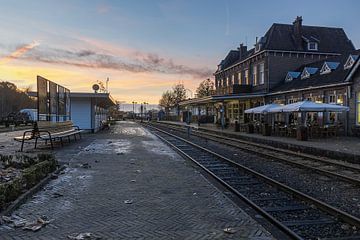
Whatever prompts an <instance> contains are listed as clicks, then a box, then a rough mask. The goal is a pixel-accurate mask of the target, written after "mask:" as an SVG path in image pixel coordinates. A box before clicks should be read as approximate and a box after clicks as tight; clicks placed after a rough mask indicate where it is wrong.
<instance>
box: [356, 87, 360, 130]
mask: <svg viewBox="0 0 360 240" xmlns="http://www.w3.org/2000/svg"><path fill="white" fill-rule="evenodd" d="M356 115H357V116H356V125H360V92H358V93H357V99H356Z"/></svg>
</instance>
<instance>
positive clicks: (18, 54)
mask: <svg viewBox="0 0 360 240" xmlns="http://www.w3.org/2000/svg"><path fill="white" fill-rule="evenodd" d="M39 45H40V44H39V43H38V42H35V41H34V42H32V43H30V44H27V45H24V46H22V47H20V48H18V49H16V50H15V51H14V52H12V53H11V54H10V55H8V56H6V57H4V58H2V59H0V65H2V64H6V63H8V62H10V61H12V60H14V59H17V58H19V57H21V56H22V55H23V54H25V53H26V52H28V51H30V50H31V49H33V48H34V47H36V46H39Z"/></svg>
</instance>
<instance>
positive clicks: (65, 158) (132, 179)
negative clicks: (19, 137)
mask: <svg viewBox="0 0 360 240" xmlns="http://www.w3.org/2000/svg"><path fill="white" fill-rule="evenodd" d="M14 134H16V133H14ZM12 135H13V134H10V135H9V134H8V135H7V137H9V138H10V136H11V137H12ZM1 138H4V136H0V139H1ZM9 141H10V140H9ZM9 141H5V140H2V141H0V142H1V144H3V145H6V143H9ZM16 146H17V145H16ZM16 146H11V147H12V148H15V147H16ZM3 148H7V147H6V146H5V147H3ZM36 151H41V150H36ZM54 153H55V155H56V156H57V158H58V159H59V161H61V162H62V163H68V164H69V167H68V168H67V169H66V170H65V171H63V172H62V173H61V174H60V175H59V176H58V177H57V178H56V179H54V180H52V181H51V182H50V183H49V184H47V185H46V186H45V187H44V188H43V189H42V190H41V191H39V192H38V193H36V194H35V195H34V196H33V197H32V198H31V199H30V200H28V201H27V202H26V203H25V204H23V205H22V206H20V208H19V209H17V210H16V211H15V212H14V213H13V216H16V217H17V218H19V219H22V220H23V221H36V219H39V217H41V218H42V219H47V220H48V221H49V223H48V224H47V225H46V226H44V227H42V228H41V229H40V230H38V231H28V230H23V229H22V228H21V227H19V228H15V227H12V226H10V225H7V224H3V225H0V236H1V239H254V240H255V239H256V240H265V239H266V240H268V239H275V238H274V237H273V236H272V235H271V234H270V233H269V231H267V230H266V229H265V228H264V227H263V226H262V225H261V224H260V223H259V222H261V221H264V219H262V218H261V217H260V216H258V217H256V215H255V217H250V215H249V214H247V212H245V211H244V210H242V209H240V208H239V207H238V206H237V205H236V204H235V203H234V202H233V200H231V199H230V198H229V197H228V196H227V195H226V194H224V192H223V191H221V190H219V189H218V188H216V187H214V185H213V184H211V183H210V182H209V181H208V180H207V179H206V178H205V177H203V175H201V173H200V172H199V171H198V170H197V169H196V168H195V167H194V166H193V164H192V163H190V162H189V161H187V160H184V159H183V158H182V157H181V156H180V155H178V154H177V153H175V152H174V151H173V150H172V149H171V148H169V147H168V146H167V145H165V144H164V143H162V142H161V141H160V140H159V139H158V138H157V137H155V136H154V135H152V134H151V133H150V132H148V131H147V130H145V129H143V128H142V127H141V126H139V125H138V124H137V123H132V122H120V123H118V124H117V125H115V126H113V127H112V129H111V130H110V131H107V132H103V133H98V134H87V135H85V136H84V137H83V139H82V141H78V142H75V143H73V144H70V145H67V146H65V147H63V148H56V150H55V151H54ZM261 219H262V220H261ZM84 236H85V237H84ZM86 236H90V237H89V238H86ZM81 237H84V238H81Z"/></svg>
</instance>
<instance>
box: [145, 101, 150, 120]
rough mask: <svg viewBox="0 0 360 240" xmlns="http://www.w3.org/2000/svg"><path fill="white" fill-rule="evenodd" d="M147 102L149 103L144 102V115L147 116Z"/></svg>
mask: <svg viewBox="0 0 360 240" xmlns="http://www.w3.org/2000/svg"><path fill="white" fill-rule="evenodd" d="M146 104H149V103H147V102H144V116H145V117H146Z"/></svg>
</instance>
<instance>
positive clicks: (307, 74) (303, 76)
mask: <svg viewBox="0 0 360 240" xmlns="http://www.w3.org/2000/svg"><path fill="white" fill-rule="evenodd" d="M309 77H310V73H309V72H308V71H307V70H306V68H304V70H303V72H302V73H301V79H306V78H309Z"/></svg>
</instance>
